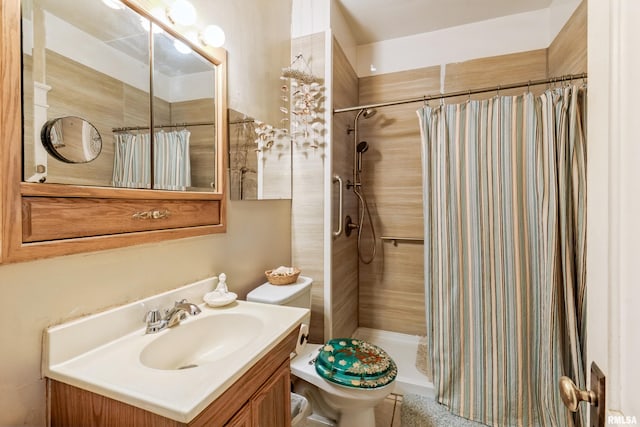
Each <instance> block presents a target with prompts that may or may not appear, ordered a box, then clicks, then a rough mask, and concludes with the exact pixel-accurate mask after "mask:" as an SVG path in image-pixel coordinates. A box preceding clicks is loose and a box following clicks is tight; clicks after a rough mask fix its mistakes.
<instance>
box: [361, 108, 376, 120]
mask: <svg viewBox="0 0 640 427" xmlns="http://www.w3.org/2000/svg"><path fill="white" fill-rule="evenodd" d="M377 112H378V110H376V109H375V108H367V109H366V110H364V113H362V117H364V118H365V119H368V118H370V117H373V116H375V115H376V113H377Z"/></svg>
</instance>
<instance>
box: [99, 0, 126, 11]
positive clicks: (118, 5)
mask: <svg viewBox="0 0 640 427" xmlns="http://www.w3.org/2000/svg"><path fill="white" fill-rule="evenodd" d="M102 3H104V4H106V5H107V6H109V7H110V8H111V9H116V10H121V9H124V4H122V2H120V1H118V0H102Z"/></svg>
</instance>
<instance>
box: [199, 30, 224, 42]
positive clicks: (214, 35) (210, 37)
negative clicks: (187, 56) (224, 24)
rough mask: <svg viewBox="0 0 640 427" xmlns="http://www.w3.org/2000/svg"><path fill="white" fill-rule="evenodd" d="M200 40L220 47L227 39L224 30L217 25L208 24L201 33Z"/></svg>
mask: <svg viewBox="0 0 640 427" xmlns="http://www.w3.org/2000/svg"><path fill="white" fill-rule="evenodd" d="M200 40H201V41H202V43H204V44H206V45H207V46H212V47H220V46H222V45H223V44H224V41H225V35H224V31H223V30H222V28H220V27H218V26H217V25H207V26H206V27H205V29H204V30H202V33H200Z"/></svg>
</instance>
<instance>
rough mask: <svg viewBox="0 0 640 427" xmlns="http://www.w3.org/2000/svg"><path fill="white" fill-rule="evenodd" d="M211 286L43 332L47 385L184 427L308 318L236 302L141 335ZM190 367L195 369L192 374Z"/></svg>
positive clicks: (200, 285)
mask: <svg viewBox="0 0 640 427" xmlns="http://www.w3.org/2000/svg"><path fill="white" fill-rule="evenodd" d="M214 286H215V283H214V281H212V279H205V280H203V281H200V282H196V283H194V284H191V285H187V286H184V287H182V288H178V289H175V290H172V291H170V292H167V293H165V294H160V295H156V296H154V297H150V298H147V299H144V300H141V301H137V302H135V303H131V304H127V305H124V306H121V307H116V308H113V309H111V310H108V311H105V312H102V313H98V314H94V315H91V316H86V317H83V318H80V319H77V320H73V321H71V322H68V323H65V324H62V325H58V326H53V327H51V328H48V329H47V330H46V331H45V335H44V345H43V361H42V368H43V373H44V375H45V376H46V377H48V378H51V379H54V380H57V381H61V382H63V383H66V384H69V385H72V386H75V387H79V388H82V389H84V390H88V391H92V392H94V393H97V394H100V395H102V396H106V397H110V398H112V399H116V400H119V401H121V402H124V403H128V404H130V405H133V406H136V407H139V408H143V409H146V410H148V411H151V412H153V413H155V414H158V415H162V416H164V417H167V418H170V419H172V420H175V421H178V422H181V423H189V422H190V421H192V420H193V419H194V418H195V417H196V416H197V415H198V414H199V413H200V412H201V411H202V410H203V409H204V408H206V407H207V406H208V405H209V404H210V403H211V402H213V401H214V400H215V399H217V398H218V397H219V396H220V395H222V393H224V391H225V390H227V389H228V388H229V387H230V386H231V385H232V384H233V383H234V382H235V381H237V380H238V379H239V378H240V377H241V376H242V375H243V374H245V373H246V372H247V371H248V370H249V369H251V367H252V366H253V365H254V364H255V363H256V362H258V361H259V360H260V359H261V358H262V357H263V356H265V355H266V354H267V353H268V352H269V351H270V350H271V349H273V348H274V347H275V346H276V345H277V344H278V343H279V342H280V341H281V340H282V339H284V338H285V337H286V336H287V335H289V334H290V333H291V332H293V331H294V330H296V329H297V328H298V325H299V324H300V322H301V321H302V320H303V319H304V317H305V316H306V315H307V314H308V313H309V310H307V309H302V308H293V307H282V306H277V305H267V304H259V303H252V302H245V301H237V302H235V303H233V304H230V305H228V306H224V307H219V308H211V307H208V306H207V305H205V304H200V308H201V309H202V313H200V314H198V315H196V316H188V317H187V318H186V319H185V320H183V321H182V322H181V323H180V324H179V325H177V326H174V327H172V328H168V329H166V330H163V331H161V332H158V333H156V334H145V324H144V322H143V321H142V320H141V319H142V318H143V317H144V315H145V313H146V312H147V311H149V310H151V309H154V308H163V307H170V306H172V305H173V303H174V302H175V301H178V300H181V299H182V298H187V299H188V300H189V301H192V302H196V303H197V302H200V301H202V297H203V295H204V294H206V293H207V292H209V291H211V290H212V289H213V287H214ZM194 365H195V366H194Z"/></svg>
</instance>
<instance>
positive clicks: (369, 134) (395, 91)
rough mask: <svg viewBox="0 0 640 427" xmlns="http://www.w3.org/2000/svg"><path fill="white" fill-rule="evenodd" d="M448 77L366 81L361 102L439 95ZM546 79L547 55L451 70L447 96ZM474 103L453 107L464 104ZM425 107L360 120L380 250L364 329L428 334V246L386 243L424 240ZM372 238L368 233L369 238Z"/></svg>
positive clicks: (436, 71)
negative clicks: (422, 144)
mask: <svg viewBox="0 0 640 427" xmlns="http://www.w3.org/2000/svg"><path fill="white" fill-rule="evenodd" d="M440 73H441V70H440V67H437V66H436V67H429V68H423V69H419V70H412V71H407V72H398V73H391V74H386V75H380V76H371V77H366V78H362V79H360V82H359V94H360V98H359V104H361V105H363V104H368V103H377V102H384V101H389V100H396V99H404V98H414V97H419V96H422V95H431V94H437V93H439V92H440V78H441V77H440ZM546 77H547V51H546V49H542V50H535V51H530V52H524V53H517V54H510V55H502V56H497V57H491V58H482V59H477V60H472V61H466V62H462V63H456V64H447V65H446V67H445V78H444V91H445V92H451V91H460V90H466V89H473V88H482V87H487V86H497V85H503V84H509V83H515V82H522V81H528V80H536V79H544V78H546ZM535 89H537V90H541V89H543V88H535ZM524 90H526V89H524ZM532 90H534V88H532ZM522 92H523V89H517V90H514V91H512V92H508V91H502V92H501V94H503V95H504V94H509V93H522ZM486 96H487V95H486V94H485V95H484V97H486ZM466 98H467V97H466V96H465V97H461V99H450V100H448V101H447V102H463V101H464V100H465V99H466ZM474 98H482V96H481V95H478V96H476V97H474ZM431 102H437V101H431ZM420 107H421V105H420V103H414V104H404V105H399V106H393V107H385V108H381V109H379V111H378V114H377V115H376V116H374V117H372V118H371V119H369V120H361V121H360V133H361V136H362V138H361V139H362V140H366V141H367V142H368V143H369V146H370V148H369V150H368V151H367V152H366V153H365V154H364V173H363V183H364V189H365V190H364V191H365V195H366V196H367V198H368V200H369V205H370V208H371V210H372V215H373V218H374V219H373V220H374V223H375V227H376V234H377V237H378V239H377V245H378V246H377V247H378V251H379V252H378V256H377V257H376V259H375V260H374V262H373V263H372V264H370V265H365V264H362V263H361V264H360V287H359V288H360V290H359V300H360V302H359V319H360V320H359V323H360V326H364V327H368V328H376V329H384V330H390V331H396V332H402V333H408V334H415V335H424V334H425V333H426V330H425V327H426V326H425V320H424V317H425V316H424V310H425V309H424V261H423V256H424V246H423V245H422V244H418V243H402V242H400V243H398V244H397V246H396V245H394V244H393V243H391V242H381V241H380V239H379V237H380V236H400V237H420V238H421V237H423V216H422V181H421V180H422V175H421V174H422V166H421V154H420V130H419V126H418V118H417V114H416V110H418V108H420ZM370 239H371V237H370V235H367V238H366V240H369V241H370Z"/></svg>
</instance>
